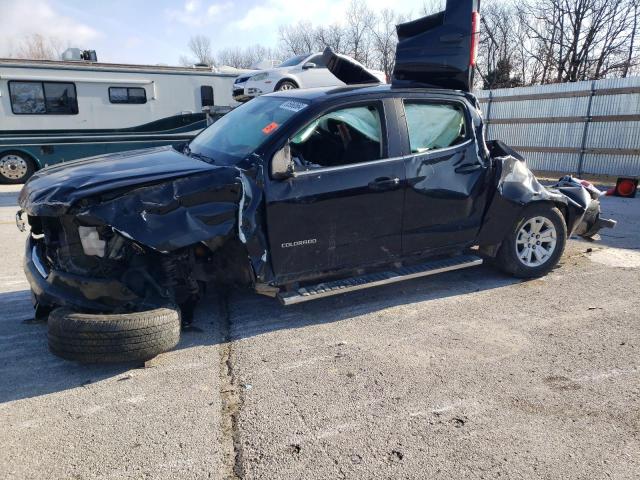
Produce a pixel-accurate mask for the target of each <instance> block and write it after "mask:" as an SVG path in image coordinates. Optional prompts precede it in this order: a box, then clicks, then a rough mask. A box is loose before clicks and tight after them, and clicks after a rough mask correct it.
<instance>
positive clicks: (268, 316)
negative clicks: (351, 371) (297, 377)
mask: <svg viewBox="0 0 640 480" xmlns="http://www.w3.org/2000/svg"><path fill="white" fill-rule="evenodd" d="M517 282H519V280H515V279H513V278H511V277H506V276H504V275H501V274H499V273H497V272H496V271H495V270H493V269H490V268H487V267H479V268H474V269H469V270H466V271H464V270H462V271H458V272H449V273H445V274H441V275H436V276H434V277H430V278H423V279H417V280H412V281H408V282H405V283H401V284H397V285H390V286H386V287H379V288H375V289H371V290H365V291H360V292H353V293H347V294H344V295H340V296H336V297H329V298H325V299H319V300H316V301H313V302H309V303H304V304H299V305H293V306H291V307H283V306H281V305H280V304H279V303H278V301H277V300H275V299H271V298H267V297H262V296H259V295H257V294H253V293H250V292H238V291H233V292H231V293H229V294H225V296H224V298H221V296H220V295H218V294H216V292H212V293H211V294H209V295H207V297H206V298H205V299H204V300H203V301H202V302H201V303H200V304H199V306H198V309H197V310H196V315H195V321H194V323H193V325H192V327H190V328H187V329H185V330H183V332H182V338H181V341H180V344H179V345H178V347H177V348H176V350H182V349H189V348H194V347H198V346H203V345H204V346H206V345H209V346H210V345H217V344H220V343H223V342H224V341H226V339H231V340H238V339H242V338H248V337H252V336H256V335H262V334H265V333H269V332H273V331H277V330H283V329H298V328H303V327H307V326H310V325H315V324H325V323H331V322H338V321H343V320H348V319H349V318H353V317H356V316H360V315H366V314H368V313H371V312H375V311H378V310H382V309H386V308H392V307H395V306H398V305H405V306H410V305H411V304H414V303H417V302H425V301H428V300H431V299H435V298H443V297H455V296H460V299H459V301H463V299H464V295H466V294H470V293H473V292H478V291H482V290H488V289H494V288H500V287H503V286H507V285H510V284H513V283H517ZM225 305H226V306H225ZM0 306H1V308H2V314H1V315H0V378H1V379H2V381H1V383H0V404H1V403H4V402H10V401H13V400H19V399H23V398H30V397H35V396H40V395H46V394H50V393H54V392H59V391H63V390H68V389H72V388H83V386H84V385H87V384H89V383H95V382H98V381H100V380H104V379H107V378H110V377H114V376H117V375H121V374H123V373H124V372H126V371H128V370H130V369H133V368H139V367H141V365H140V364H133V363H125V364H112V365H97V364H93V365H91V364H90V365H82V364H79V363H76V362H70V361H66V360H63V359H60V358H58V357H56V356H54V355H53V354H52V353H50V352H49V348H48V345H47V326H46V323H44V322H35V321H34V320H33V309H32V306H31V300H30V294H29V291H28V290H22V291H18V292H9V293H0ZM420 308H428V304H426V305H425V304H424V303H421V307H420ZM229 317H230V318H232V319H233V322H231V324H230V322H229ZM225 330H226V332H225ZM176 353H177V356H176V357H175V358H173V359H171V361H173V362H175V361H179V358H180V357H179V352H176ZM212 361H216V362H217V361H218V358H217V357H216V358H212Z"/></svg>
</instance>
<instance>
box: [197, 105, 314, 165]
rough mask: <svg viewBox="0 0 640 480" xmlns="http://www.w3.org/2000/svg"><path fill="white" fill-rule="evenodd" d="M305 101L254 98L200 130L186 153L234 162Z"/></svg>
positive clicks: (245, 154) (304, 106)
mask: <svg viewBox="0 0 640 480" xmlns="http://www.w3.org/2000/svg"><path fill="white" fill-rule="evenodd" d="M307 105H308V102H305V101H304V100H298V99H296V100H289V99H286V98H281V97H258V98H255V99H253V100H251V101H250V102H247V103H245V104H244V105H242V106H240V107H238V108H236V109H235V110H232V111H231V112H229V113H227V114H226V115H225V116H223V117H222V118H221V119H220V120H218V121H217V122H215V123H214V124H213V125H211V126H210V127H208V128H207V129H206V130H204V131H203V132H202V133H200V135H198V136H197V137H196V138H194V139H193V141H192V142H191V143H190V144H189V147H188V150H189V151H188V153H190V154H191V155H193V156H197V157H200V158H202V159H203V160H205V161H209V162H211V163H215V164H216V165H235V164H237V163H238V162H240V161H241V160H242V159H244V158H246V157H247V155H249V154H250V153H252V152H254V151H255V150H256V149H257V148H258V147H259V146H260V145H261V144H262V143H263V142H264V141H265V140H266V139H267V138H269V136H270V135H272V134H274V133H275V132H276V131H277V130H278V129H279V128H280V127H282V125H283V124H284V123H285V122H287V121H288V120H289V119H290V118H291V117H293V116H294V115H295V114H296V113H298V112H299V111H301V110H303V109H305V108H306V107H307Z"/></svg>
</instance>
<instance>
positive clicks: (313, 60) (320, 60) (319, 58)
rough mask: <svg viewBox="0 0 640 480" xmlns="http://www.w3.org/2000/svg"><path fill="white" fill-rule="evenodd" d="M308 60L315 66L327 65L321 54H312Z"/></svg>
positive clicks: (324, 66)
mask: <svg viewBox="0 0 640 480" xmlns="http://www.w3.org/2000/svg"><path fill="white" fill-rule="evenodd" d="M309 62H311V63H315V64H316V68H327V65H326V63H324V59H323V58H322V55H314V56H313V57H311V58H310V59H309Z"/></svg>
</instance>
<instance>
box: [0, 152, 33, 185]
mask: <svg viewBox="0 0 640 480" xmlns="http://www.w3.org/2000/svg"><path fill="white" fill-rule="evenodd" d="M34 171H35V165H34V163H33V161H32V160H31V158H29V157H28V156H27V155H25V154H24V153H21V152H2V153H0V183H11V184H15V183H24V182H26V181H27V180H28V179H29V178H30V177H31V175H33V172H34Z"/></svg>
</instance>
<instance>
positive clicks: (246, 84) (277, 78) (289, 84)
mask: <svg viewBox="0 0 640 480" xmlns="http://www.w3.org/2000/svg"><path fill="white" fill-rule="evenodd" d="M369 72H371V73H372V74H373V75H374V76H376V77H377V78H378V79H379V80H380V81H381V82H382V83H386V78H385V74H384V72H381V71H378V70H369ZM334 85H335V86H336V87H340V86H344V85H345V83H343V82H341V81H340V80H338V79H337V78H336V76H335V75H333V74H332V73H331V72H330V71H329V70H328V69H327V67H326V65H325V64H324V61H323V60H322V53H307V54H304V55H297V56H295V57H292V58H290V59H289V60H287V61H285V62H283V63H282V64H280V65H279V66H277V67H275V68H272V69H269V70H260V71H258V72H251V73H249V74H243V75H240V76H239V77H238V78H236V80H235V82H234V84H233V99H234V100H236V101H238V102H246V101H247V100H251V99H252V98H254V97H258V96H260V95H264V94H265V93H271V92H275V91H279V90H291V89H293V88H313V87H331V86H334Z"/></svg>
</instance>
